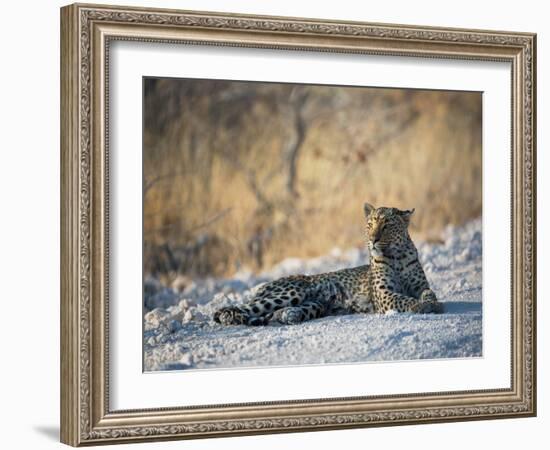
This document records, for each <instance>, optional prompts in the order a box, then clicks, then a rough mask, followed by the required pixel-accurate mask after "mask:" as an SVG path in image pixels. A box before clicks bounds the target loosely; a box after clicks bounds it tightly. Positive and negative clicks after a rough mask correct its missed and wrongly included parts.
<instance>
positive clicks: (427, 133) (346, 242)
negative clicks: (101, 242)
mask: <svg viewBox="0 0 550 450" xmlns="http://www.w3.org/2000/svg"><path fill="white" fill-rule="evenodd" d="M144 92H145V93H144V101H145V118H144V240H145V250H146V253H145V269H146V271H147V272H157V273H158V272H166V273H168V272H170V273H172V274H176V273H181V274H186V275H191V276H208V275H214V276H221V275H227V274H230V273H232V272H234V271H235V270H238V269H240V268H242V267H249V268H251V269H253V270H260V269H263V268H267V267H269V266H271V265H273V264H274V263H276V262H278V261H280V260H281V259H283V258H285V257H289V256H293V257H302V258H304V257H314V256H318V255H322V254H325V253H326V252H328V251H330V250H331V249H332V248H334V247H340V248H349V247H354V246H360V245H363V224H364V218H363V212H362V211H363V209H362V205H363V203H364V202H365V201H368V202H369V203H372V204H375V205H377V206H382V205H383V206H395V207H399V208H416V213H415V216H414V219H413V220H412V224H411V232H412V234H413V238H414V237H423V238H428V239H435V238H437V236H438V234H439V232H440V231H441V229H442V228H443V227H445V226H446V225H447V224H460V223H462V222H465V221H467V220H468V219H471V218H473V217H477V216H479V215H480V214H481V208H482V200H481V199H482V195H481V188H482V185H481V183H482V179H481V173H482V152H481V94H480V93H471V92H450V91H427V90H410V89H381V88H359V87H337V86H335V87H332V86H307V85H302V86H300V85H291V84H272V83H256V82H231V81H215V80H176V79H149V80H146V81H145V91H144Z"/></svg>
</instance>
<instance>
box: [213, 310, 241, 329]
mask: <svg viewBox="0 0 550 450" xmlns="http://www.w3.org/2000/svg"><path fill="white" fill-rule="evenodd" d="M248 319H249V317H248V314H246V313H245V312H244V311H242V310H240V309H239V308H237V307H235V306H228V307H227V308H221V309H219V310H218V311H216V312H215V313H214V321H215V322H218V323H221V324H222V325H246V324H247V323H248Z"/></svg>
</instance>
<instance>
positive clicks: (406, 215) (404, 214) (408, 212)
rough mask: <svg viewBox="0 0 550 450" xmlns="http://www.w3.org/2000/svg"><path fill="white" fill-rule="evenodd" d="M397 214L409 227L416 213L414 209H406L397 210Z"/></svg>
mask: <svg viewBox="0 0 550 450" xmlns="http://www.w3.org/2000/svg"><path fill="white" fill-rule="evenodd" d="M396 211H397V214H398V215H399V216H400V217H401V218H402V219H403V221H404V222H405V223H406V224H407V225H408V224H409V222H410V221H411V216H412V215H413V213H414V208H413V209H405V210H401V209H397V210H396Z"/></svg>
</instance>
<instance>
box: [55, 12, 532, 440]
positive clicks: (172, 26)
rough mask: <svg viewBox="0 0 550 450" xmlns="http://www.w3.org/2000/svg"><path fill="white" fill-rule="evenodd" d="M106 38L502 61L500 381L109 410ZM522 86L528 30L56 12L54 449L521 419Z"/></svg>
mask: <svg viewBox="0 0 550 450" xmlns="http://www.w3.org/2000/svg"><path fill="white" fill-rule="evenodd" d="M117 40H122V41H124V40H126V41H138V42H140V41H142V42H157V43H171V44H189V45H193V44H202V45H213V46H231V47H243V48H260V49H271V50H277V49H284V50H295V51H316V52H336V53H356V54H359V55H360V54H365V55H373V54H374V55H387V56H410V57H415V58H438V59H441V58H442V59H459V60H464V61H497V62H507V63H510V65H511V71H512V73H511V79H512V84H511V86H510V89H511V98H512V107H511V110H512V117H511V119H510V123H511V143H512V145H511V147H512V148H511V150H510V152H511V158H512V173H511V180H512V183H511V186H510V190H511V198H512V205H511V236H510V239H511V248H512V255H511V261H512V267H511V279H512V286H511V292H512V296H511V297H512V298H511V304H510V307H511V324H510V325H511V337H512V338H511V340H512V342H511V358H510V370H511V376H510V378H511V385H510V387H509V388H506V389H503V388H498V389H484V390H478V391H451V392H433V393H420V394H419V393H412V392H411V393H407V394H399V395H386V396H368V397H365V396H357V397H350V398H330V399H310V400H309V399H308V400H286V401H280V402H272V401H270V402H266V401H260V402H258V403H237V404H230V405H227V404H225V405H224V404H218V405H208V406H181V407H173V408H159V409H145V408H144V409H138V410H112V408H111V407H110V401H109V398H110V388H109V299H108V287H109V283H110V279H109V266H108V259H109V233H108V229H109V207H110V205H109V196H108V186H109V183H110V179H109V147H108V139H109V120H108V119H109V111H108V96H109V79H108V65H109V56H110V55H109V49H110V45H111V43H112V42H114V41H117ZM535 89H536V35H534V34H531V33H516V32H502V31H484V30H466V29H445V28H433V27H420V26H405V25H384V24H371V23H358V22H346V23H343V22H335V21H328V20H314V19H297V18H284V17H259V16H247V15H239V14H227V13H223V14H221V13H205V12H189V11H174V10H159V9H143V8H130V7H114V6H105V5H104V6H99V5H85V4H75V5H70V6H66V7H64V8H62V9H61V242H62V244H61V440H62V442H64V443H66V444H69V445H73V446H80V445H94V444H109V443H122V442H138V441H147V440H162V439H192V438H204V437H216V436H231V435H246V434H263V433H279V432H299V431H314V430H327V429H341V428H352V427H369V426H386V425H401V424H422V423H433V422H447V421H460V420H478V419H497V418H506V417H530V416H534V415H535V414H536V206H535V205H536V185H535V183H536V181H535V180H536V153H535V152H536V109H535V107H536V105H535V98H536V95H535ZM259 400H261V399H259Z"/></svg>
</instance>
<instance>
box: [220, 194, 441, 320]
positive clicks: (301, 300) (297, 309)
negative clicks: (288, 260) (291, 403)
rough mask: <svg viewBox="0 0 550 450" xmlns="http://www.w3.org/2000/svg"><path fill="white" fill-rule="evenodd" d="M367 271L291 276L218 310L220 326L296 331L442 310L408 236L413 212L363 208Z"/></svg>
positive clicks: (363, 267)
mask: <svg viewBox="0 0 550 450" xmlns="http://www.w3.org/2000/svg"><path fill="white" fill-rule="evenodd" d="M363 210H364V215H365V221H366V232H365V237H366V243H367V249H368V255H369V261H368V263H367V264H365V265H361V266H358V267H352V268H344V269H340V270H336V271H333V272H327V273H321V274H314V275H290V276H286V277H283V278H279V279H276V280H273V281H269V282H267V283H265V284H263V285H261V286H260V287H259V288H258V289H257V291H256V292H255V294H254V295H253V297H252V299H251V300H250V301H248V302H246V303H243V304H240V305H234V306H227V307H223V308H220V309H218V310H217V311H216V312H215V313H214V316H213V319H214V321H215V322H217V323H219V324H221V325H250V326H257V325H270V324H282V325H297V324H300V323H302V322H306V321H310V320H314V319H319V318H322V317H325V316H330V315H340V314H356V313H364V314H389V313H420V314H430V313H434V314H438V313H442V312H443V305H442V303H441V302H440V301H439V300H438V298H437V296H436V294H435V292H434V291H433V290H432V289H431V287H430V285H429V283H428V280H427V278H426V274H425V272H424V269H423V267H422V264H421V263H420V260H419V258H418V251H417V248H416V246H415V244H414V242H413V241H412V239H411V237H410V234H409V225H410V221H411V217H412V215H413V213H414V211H415V210H414V209H409V210H401V209H398V208H394V207H384V206H382V207H378V208H377V207H374V206H373V205H371V204H370V203H365V204H364V207H363Z"/></svg>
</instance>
